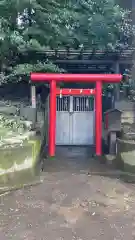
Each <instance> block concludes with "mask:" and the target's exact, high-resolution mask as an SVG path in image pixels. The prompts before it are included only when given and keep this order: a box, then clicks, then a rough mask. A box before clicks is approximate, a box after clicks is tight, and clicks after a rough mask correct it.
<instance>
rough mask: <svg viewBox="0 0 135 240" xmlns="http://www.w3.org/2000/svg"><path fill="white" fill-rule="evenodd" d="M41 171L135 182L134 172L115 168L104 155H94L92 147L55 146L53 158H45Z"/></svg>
mask: <svg viewBox="0 0 135 240" xmlns="http://www.w3.org/2000/svg"><path fill="white" fill-rule="evenodd" d="M43 172H47V173H49V172H52V173H53V172H54V173H55V172H70V173H80V174H87V175H98V176H104V177H110V178H113V179H115V178H116V179H119V180H120V181H124V182H126V183H135V174H131V173H128V172H124V171H122V170H118V169H115V168H114V167H113V166H112V165H107V164H106V163H105V161H104V157H102V158H98V159H97V158H96V157H94V148H88V147H87V148H86V147H68V146H66V147H57V149H56V157H55V158H45V159H44V163H43Z"/></svg>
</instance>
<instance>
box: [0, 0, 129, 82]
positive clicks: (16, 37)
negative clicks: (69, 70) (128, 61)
mask: <svg viewBox="0 0 135 240" xmlns="http://www.w3.org/2000/svg"><path fill="white" fill-rule="evenodd" d="M15 6H16V7H15ZM128 14H129V13H128V11H125V10H123V9H122V8H120V7H119V5H116V4H115V1H114V0H78V1H74V2H73V0H72V1H71V0H69V1H68V3H66V1H63V0H52V1H50V0H45V1H43V0H31V1H30V0H22V1H19V0H0V44H1V48H0V67H1V82H3V81H9V80H13V79H15V80H17V79H21V78H20V76H22V75H29V73H30V72H31V71H49V72H50V71H51V72H59V71H63V70H61V69H59V68H58V67H57V66H55V65H54V64H53V63H51V62H49V61H48V60H47V59H46V60H44V59H41V58H40V57H39V56H38V54H37V52H45V51H46V49H56V48H64V47H65V46H68V47H70V48H78V47H83V48H88V49H100V50H102V49H111V50H116V49H121V48H122V49H123V48H127V47H128V40H129V38H131V35H132V27H131V22H130V20H129V17H128ZM25 55H26V56H25ZM16 76H18V77H17V78H16Z"/></svg>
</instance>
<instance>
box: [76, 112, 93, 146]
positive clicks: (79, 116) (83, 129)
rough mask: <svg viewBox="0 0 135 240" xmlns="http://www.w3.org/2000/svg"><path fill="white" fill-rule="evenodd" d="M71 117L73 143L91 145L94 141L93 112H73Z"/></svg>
mask: <svg viewBox="0 0 135 240" xmlns="http://www.w3.org/2000/svg"><path fill="white" fill-rule="evenodd" d="M72 118H73V121H72V122H73V127H72V134H73V140H72V144H73V145H92V144H93V141H94V136H93V135H94V134H93V133H94V131H93V129H94V113H93V112H92V111H91V112H74V114H73V115H72Z"/></svg>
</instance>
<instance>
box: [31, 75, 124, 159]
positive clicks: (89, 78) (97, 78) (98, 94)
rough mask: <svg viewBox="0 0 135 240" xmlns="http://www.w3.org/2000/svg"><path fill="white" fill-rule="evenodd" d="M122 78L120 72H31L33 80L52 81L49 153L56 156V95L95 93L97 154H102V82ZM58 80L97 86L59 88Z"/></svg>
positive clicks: (118, 80) (115, 80)
mask: <svg viewBox="0 0 135 240" xmlns="http://www.w3.org/2000/svg"><path fill="white" fill-rule="evenodd" d="M121 80H122V75H120V74H65V73H64V74H60V73H56V74H55V73H31V81H32V82H48V83H50V113H49V155H50V156H55V135H56V95H57V94H61V93H62V94H63V95H65V94H68V95H71V94H72V95H76V94H83V95H90V94H93V95H95V100H96V101H95V138H96V155H97V156H101V155H102V84H103V83H118V82H120V81H121ZM58 82H87V83H88V82H95V83H96V87H95V89H93V91H91V90H92V89H91V90H90V89H84V90H83V89H82V91H80V90H78V89H72V90H70V89H63V90H61V89H57V88H56V84H57V83H58Z"/></svg>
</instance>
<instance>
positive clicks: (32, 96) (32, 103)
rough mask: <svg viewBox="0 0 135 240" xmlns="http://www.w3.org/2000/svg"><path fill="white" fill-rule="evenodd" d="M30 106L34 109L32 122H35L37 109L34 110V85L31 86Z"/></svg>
mask: <svg viewBox="0 0 135 240" xmlns="http://www.w3.org/2000/svg"><path fill="white" fill-rule="evenodd" d="M31 107H32V108H33V111H34V119H33V124H34V125H35V124H36V121H37V110H36V87H35V86H31Z"/></svg>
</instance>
